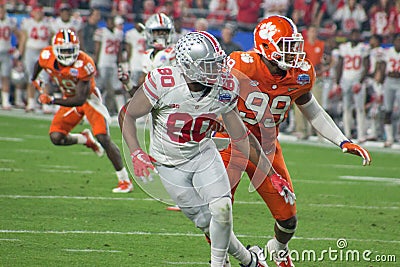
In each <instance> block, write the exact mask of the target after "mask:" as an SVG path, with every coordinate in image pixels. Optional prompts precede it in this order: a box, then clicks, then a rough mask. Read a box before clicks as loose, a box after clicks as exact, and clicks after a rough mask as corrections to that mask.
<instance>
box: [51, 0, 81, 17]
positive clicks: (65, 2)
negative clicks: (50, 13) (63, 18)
mask: <svg viewBox="0 0 400 267" xmlns="http://www.w3.org/2000/svg"><path fill="white" fill-rule="evenodd" d="M61 6H69V7H70V8H71V9H75V8H78V7H79V1H76V0H56V1H55V3H54V15H56V16H59V15H60V11H61Z"/></svg>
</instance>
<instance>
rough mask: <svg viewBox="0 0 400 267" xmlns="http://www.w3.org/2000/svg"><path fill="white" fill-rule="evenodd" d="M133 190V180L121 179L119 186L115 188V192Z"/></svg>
mask: <svg viewBox="0 0 400 267" xmlns="http://www.w3.org/2000/svg"><path fill="white" fill-rule="evenodd" d="M132 190H133V184H132V182H131V181H119V182H118V186H117V187H116V188H114V189H113V190H112V191H113V193H130V192H132Z"/></svg>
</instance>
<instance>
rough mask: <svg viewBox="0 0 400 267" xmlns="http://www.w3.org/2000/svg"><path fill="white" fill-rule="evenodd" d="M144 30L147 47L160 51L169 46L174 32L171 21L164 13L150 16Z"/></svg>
mask: <svg viewBox="0 0 400 267" xmlns="http://www.w3.org/2000/svg"><path fill="white" fill-rule="evenodd" d="M145 30H146V41H147V45H148V46H149V47H153V48H156V49H160V50H161V49H164V48H166V47H167V46H168V45H169V44H171V42H172V35H173V34H174V32H175V28H174V24H173V22H172V20H171V19H170V18H169V17H168V16H167V15H165V14H164V13H157V14H154V15H151V16H150V17H149V18H148V19H147V21H146V24H145Z"/></svg>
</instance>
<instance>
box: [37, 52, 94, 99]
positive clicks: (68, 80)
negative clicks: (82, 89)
mask: <svg viewBox="0 0 400 267" xmlns="http://www.w3.org/2000/svg"><path fill="white" fill-rule="evenodd" d="M39 65H40V66H41V67H42V68H43V69H44V70H45V71H46V72H47V73H48V74H49V75H50V76H51V78H52V79H53V80H54V82H55V83H56V84H57V85H58V87H59V88H60V90H61V91H62V92H63V95H64V96H65V97H70V96H74V95H75V93H76V85H77V83H78V81H80V80H82V81H90V92H91V93H94V94H97V93H96V90H95V87H96V82H95V79H94V76H95V73H96V67H95V64H94V62H93V59H92V58H91V57H90V56H89V55H87V54H86V53H85V52H83V51H79V55H78V58H77V60H76V61H75V63H74V64H73V65H72V66H63V65H61V64H59V63H58V62H57V59H56V56H55V54H54V52H53V48H52V47H51V46H48V47H46V48H43V50H42V51H41V52H40V56H39Z"/></svg>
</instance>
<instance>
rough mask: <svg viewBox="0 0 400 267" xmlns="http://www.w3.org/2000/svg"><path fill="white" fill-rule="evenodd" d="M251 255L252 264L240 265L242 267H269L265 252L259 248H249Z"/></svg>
mask: <svg viewBox="0 0 400 267" xmlns="http://www.w3.org/2000/svg"><path fill="white" fill-rule="evenodd" d="M247 250H248V251H250V253H251V262H250V263H249V264H248V265H243V264H240V266H242V267H268V264H267V262H266V260H265V255H264V250H263V249H262V248H260V247H259V246H252V247H249V246H248V247H247Z"/></svg>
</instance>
